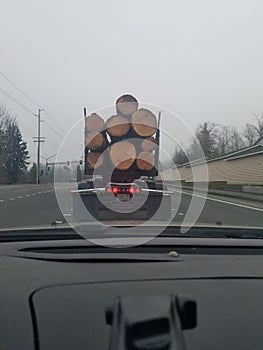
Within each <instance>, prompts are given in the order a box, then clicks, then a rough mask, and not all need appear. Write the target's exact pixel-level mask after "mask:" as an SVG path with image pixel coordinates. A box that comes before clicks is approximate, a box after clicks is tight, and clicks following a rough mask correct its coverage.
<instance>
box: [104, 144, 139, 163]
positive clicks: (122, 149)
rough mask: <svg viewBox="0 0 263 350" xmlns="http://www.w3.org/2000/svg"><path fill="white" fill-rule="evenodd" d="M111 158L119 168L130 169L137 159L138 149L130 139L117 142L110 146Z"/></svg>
mask: <svg viewBox="0 0 263 350" xmlns="http://www.w3.org/2000/svg"><path fill="white" fill-rule="evenodd" d="M109 155H110V159H111V161H112V163H113V165H114V166H115V168H116V169H118V170H128V169H129V168H130V167H131V166H132V164H133V163H134V161H135V158H136V150H135V147H134V145H133V144H132V143H131V142H129V141H120V142H116V143H114V144H113V145H111V146H110V150H109Z"/></svg>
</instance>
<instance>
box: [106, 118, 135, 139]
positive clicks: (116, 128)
mask: <svg viewBox="0 0 263 350" xmlns="http://www.w3.org/2000/svg"><path fill="white" fill-rule="evenodd" d="M106 127H107V132H108V134H109V135H111V136H114V137H121V136H124V135H126V134H127V132H128V131H129V129H130V123H129V122H128V119H127V118H126V117H124V116H122V115H118V114H117V115H114V116H112V117H111V118H109V119H108V120H107V122H106Z"/></svg>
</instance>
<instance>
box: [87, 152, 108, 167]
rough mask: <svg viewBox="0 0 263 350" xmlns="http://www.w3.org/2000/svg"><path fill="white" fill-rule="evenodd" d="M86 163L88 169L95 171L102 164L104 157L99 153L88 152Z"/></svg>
mask: <svg viewBox="0 0 263 350" xmlns="http://www.w3.org/2000/svg"><path fill="white" fill-rule="evenodd" d="M86 161H87V164H88V165H89V167H90V168H92V169H97V168H99V167H100V166H102V164H103V162H104V156H103V154H102V153H100V152H89V154H88V155H87V159H86Z"/></svg>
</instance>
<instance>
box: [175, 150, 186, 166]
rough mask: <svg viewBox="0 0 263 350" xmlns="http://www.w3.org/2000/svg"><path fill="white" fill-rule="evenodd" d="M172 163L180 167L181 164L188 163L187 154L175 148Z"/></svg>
mask: <svg viewBox="0 0 263 350" xmlns="http://www.w3.org/2000/svg"><path fill="white" fill-rule="evenodd" d="M173 162H174V164H176V165H181V164H184V163H187V162H189V159H188V156H187V154H186V153H185V152H184V151H183V150H182V149H178V148H176V150H175V154H174V157H173Z"/></svg>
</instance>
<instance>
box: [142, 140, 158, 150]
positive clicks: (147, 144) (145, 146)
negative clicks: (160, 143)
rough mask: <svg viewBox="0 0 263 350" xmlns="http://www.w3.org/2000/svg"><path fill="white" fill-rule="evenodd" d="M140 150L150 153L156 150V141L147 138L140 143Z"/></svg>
mask: <svg viewBox="0 0 263 350" xmlns="http://www.w3.org/2000/svg"><path fill="white" fill-rule="evenodd" d="M141 148H142V150H143V151H146V152H152V151H154V150H155V148H156V140H155V138H154V137H149V138H147V139H145V140H143V141H142V145H141Z"/></svg>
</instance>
